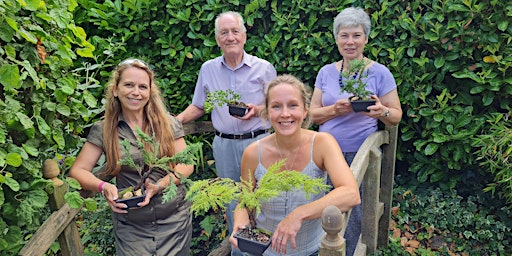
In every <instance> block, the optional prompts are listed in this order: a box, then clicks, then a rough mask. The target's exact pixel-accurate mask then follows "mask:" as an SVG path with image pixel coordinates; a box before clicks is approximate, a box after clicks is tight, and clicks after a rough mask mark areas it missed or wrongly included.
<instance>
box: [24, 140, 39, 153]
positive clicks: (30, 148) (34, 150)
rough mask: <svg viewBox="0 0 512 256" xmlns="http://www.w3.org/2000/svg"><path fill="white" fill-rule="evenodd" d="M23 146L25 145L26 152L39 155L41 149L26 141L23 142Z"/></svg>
mask: <svg viewBox="0 0 512 256" xmlns="http://www.w3.org/2000/svg"><path fill="white" fill-rule="evenodd" d="M21 146H22V147H23V149H24V150H25V152H27V154H29V155H31V156H38V155H39V149H37V148H35V147H32V146H29V145H27V144H25V143H23V144H22V145H21Z"/></svg>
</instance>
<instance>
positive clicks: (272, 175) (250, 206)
mask: <svg viewBox="0 0 512 256" xmlns="http://www.w3.org/2000/svg"><path fill="white" fill-rule="evenodd" d="M284 161H285V160H281V161H278V162H276V163H274V164H272V165H271V166H270V167H269V168H268V170H267V173H266V174H265V175H264V176H263V178H262V179H261V180H260V181H259V183H258V187H257V188H255V189H254V190H253V189H252V180H243V181H241V182H235V181H233V180H231V179H229V178H214V179H209V180H198V181H195V182H194V183H193V185H192V186H191V187H190V189H189V191H188V193H187V195H186V199H188V200H190V201H191V202H192V207H191V211H192V212H193V213H194V214H195V215H196V216H197V215H199V214H203V213H204V212H207V211H208V210H210V209H214V210H218V209H224V208H225V206H226V205H227V204H228V203H230V202H231V201H233V200H238V203H239V206H240V208H241V209H246V210H247V212H248V214H249V220H250V223H249V226H248V227H246V228H245V229H243V230H241V232H244V231H248V232H249V233H250V234H251V235H254V234H261V233H263V234H266V236H267V238H268V240H270V237H271V234H270V232H269V231H267V230H262V229H259V228H257V226H256V217H257V215H258V214H259V213H260V211H261V209H260V207H261V203H262V202H265V201H268V200H269V199H271V198H273V197H275V196H277V195H279V193H281V192H285V191H290V190H292V189H303V190H304V192H305V193H306V195H307V196H309V195H310V194H312V193H314V194H316V193H319V192H321V191H327V190H328V189H329V187H330V186H329V185H326V184H325V180H324V179H322V178H317V179H312V178H311V177H309V176H307V175H305V174H303V173H300V172H297V171H280V170H281V167H282V166H283V165H284Z"/></svg>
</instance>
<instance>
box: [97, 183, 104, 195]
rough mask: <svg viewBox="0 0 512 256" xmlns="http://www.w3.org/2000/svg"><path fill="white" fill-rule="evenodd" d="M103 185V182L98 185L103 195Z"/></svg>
mask: <svg viewBox="0 0 512 256" xmlns="http://www.w3.org/2000/svg"><path fill="white" fill-rule="evenodd" d="M103 185H105V182H104V181H101V182H100V184H98V192H100V193H103Z"/></svg>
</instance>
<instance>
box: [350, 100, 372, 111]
mask: <svg viewBox="0 0 512 256" xmlns="http://www.w3.org/2000/svg"><path fill="white" fill-rule="evenodd" d="M350 104H352V110H354V112H362V111H364V112H370V111H369V110H368V109H367V108H368V107H369V106H371V105H375V100H374V99H371V100H350Z"/></svg>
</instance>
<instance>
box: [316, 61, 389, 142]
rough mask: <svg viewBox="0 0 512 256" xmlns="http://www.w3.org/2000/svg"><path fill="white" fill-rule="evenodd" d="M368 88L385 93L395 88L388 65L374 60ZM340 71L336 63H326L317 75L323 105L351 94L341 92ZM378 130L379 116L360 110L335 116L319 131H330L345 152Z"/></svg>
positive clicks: (369, 74)
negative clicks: (375, 116) (359, 111)
mask: <svg viewBox="0 0 512 256" xmlns="http://www.w3.org/2000/svg"><path fill="white" fill-rule="evenodd" d="M365 72H366V73H367V77H366V78H363V81H366V83H367V86H366V89H367V90H368V91H371V92H372V94H375V95H377V96H378V97H382V96H383V95H386V94H387V93H389V92H390V91H392V90H393V89H395V88H396V82H395V79H394V78H393V75H392V74H391V72H390V71H389V69H388V68H387V67H386V66H384V65H382V64H380V63H377V62H375V63H374V64H373V65H372V66H370V67H369V68H368V69H367V70H366V71H365ZM339 77H340V72H339V71H338V69H337V68H336V63H331V64H327V65H325V66H323V67H322V68H321V69H320V72H318V75H317V77H316V82H315V87H316V88H318V89H320V90H321V91H322V105H323V106H329V105H332V104H334V103H335V102H336V101H337V100H339V99H344V98H348V97H349V96H352V95H351V94H349V93H346V92H343V93H340V84H339ZM376 130H377V119H375V118H370V117H367V116H365V115H363V114H361V113H355V112H352V113H349V114H347V115H343V116H338V117H335V118H333V119H331V120H329V121H327V122H325V123H323V124H321V125H320V127H319V131H320V132H328V133H330V134H332V135H333V136H334V138H336V140H337V141H338V144H339V145H340V147H341V150H342V151H343V152H357V150H358V149H359V147H360V146H361V144H363V142H364V140H365V139H366V138H367V137H368V136H369V135H370V134H371V133H373V132H375V131H376Z"/></svg>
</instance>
